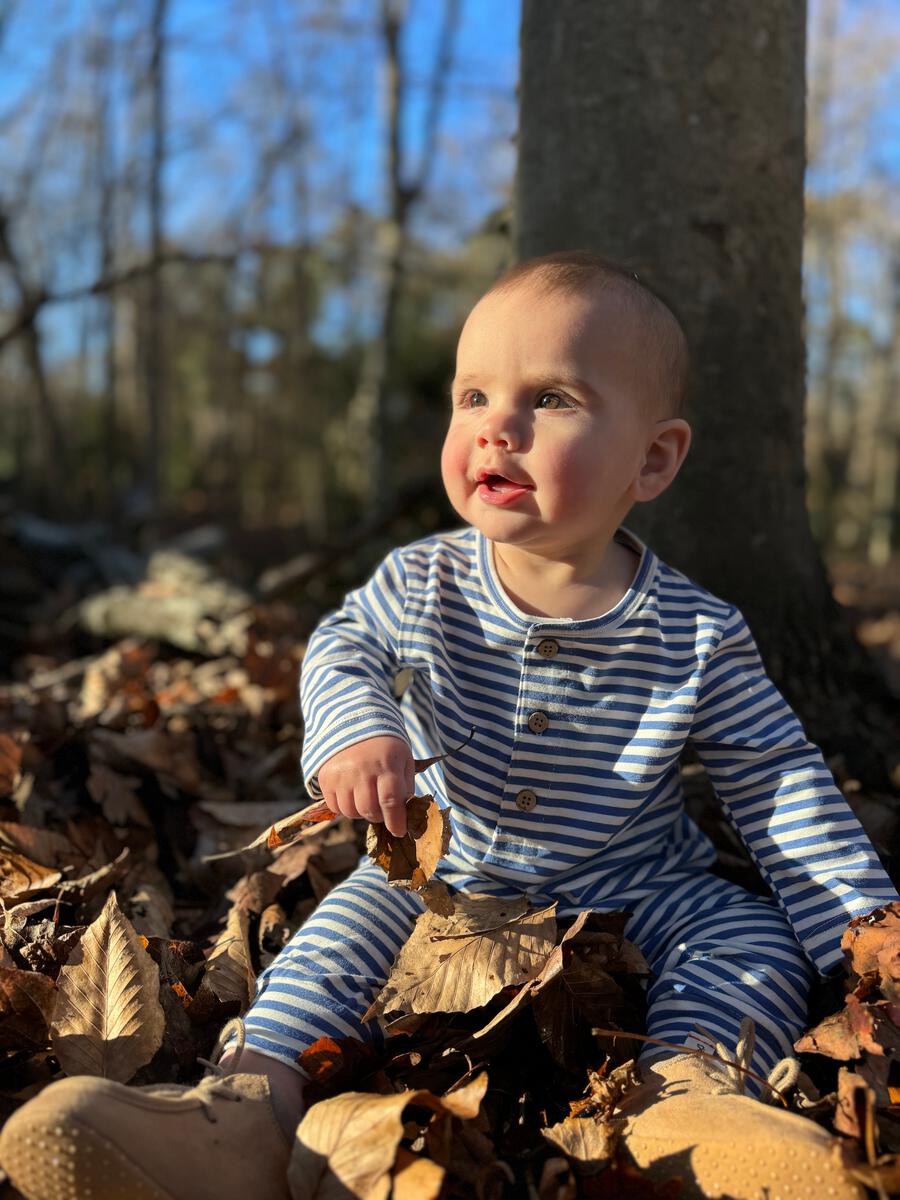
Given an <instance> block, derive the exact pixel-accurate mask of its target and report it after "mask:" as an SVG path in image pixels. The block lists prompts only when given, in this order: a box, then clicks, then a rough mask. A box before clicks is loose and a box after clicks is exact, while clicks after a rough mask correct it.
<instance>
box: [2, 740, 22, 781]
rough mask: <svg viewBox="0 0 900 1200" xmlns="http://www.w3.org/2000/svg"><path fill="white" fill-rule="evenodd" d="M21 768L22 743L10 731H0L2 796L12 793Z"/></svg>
mask: <svg viewBox="0 0 900 1200" xmlns="http://www.w3.org/2000/svg"><path fill="white" fill-rule="evenodd" d="M21 768H22V747H21V745H20V744H19V742H17V741H16V739H15V738H13V737H11V736H10V735H9V734H8V733H0V796H9V795H11V794H12V792H13V790H14V789H15V786H16V783H17V782H18V779H19V773H20V771H21Z"/></svg>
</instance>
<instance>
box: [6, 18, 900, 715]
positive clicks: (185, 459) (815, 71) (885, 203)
mask: <svg viewBox="0 0 900 1200" xmlns="http://www.w3.org/2000/svg"><path fill="white" fill-rule="evenodd" d="M519 19H520V12H519V5H518V4H517V3H513V2H511V0H510V2H506V0H502V2H501V0H490V2H489V3H484V4H476V3H474V2H473V0H442V2H441V3H436V2H435V3H431V2H428V3H426V2H425V0H412V2H410V3H406V2H401V0H382V2H381V3H374V0H291V2H288V0H257V2H256V3H254V4H253V5H252V6H245V5H238V4H236V3H228V2H226V3H217V4H215V5H214V4H211V3H208V2H207V0H143V2H141V3H137V4H131V5H127V6H126V5H124V4H123V3H121V0H73V2H72V3H57V2H56V0H42V3H40V4H35V5H26V4H23V3H19V2H17V0H7V2H6V3H2V2H0V421H2V437H0V506H2V508H0V516H2V515H3V514H5V516H6V519H7V520H9V521H11V522H12V528H13V531H14V534H15V536H16V537H17V538H18V543H19V548H20V549H21V548H22V546H24V547H25V551H26V554H27V553H28V552H29V548H30V547H32V546H34V547H37V548H38V550H39V551H40V552H42V553H43V552H46V550H47V547H48V545H51V544H52V543H53V542H54V538H55V537H57V535H56V534H54V533H52V532H49V531H48V527H44V526H41V525H40V524H39V523H37V524H36V523H35V521H34V518H44V519H49V520H50V521H53V522H66V523H68V524H69V527H70V528H71V527H72V523H73V522H75V523H80V525H78V526H77V527H78V529H79V530H80V533H79V538H80V542H79V544H80V545H82V546H83V545H84V544H85V542H88V543H90V546H91V557H92V566H93V569H94V570H95V571H96V572H97V573H98V574H99V576H100V578H99V579H98V580H96V582H97V583H103V582H106V583H110V582H115V579H114V578H111V577H110V576H114V575H115V573H116V570H117V569H118V566H119V565H121V562H122V561H123V560H122V559H121V558H120V559H117V560H116V565H115V566H113V567H110V563H111V562H112V559H111V558H110V555H109V554H108V553H107V551H106V550H102V551H101V550H99V549H98V545H99V544H101V543H102V544H105V543H109V544H111V545H121V546H123V547H130V548H131V549H132V550H135V551H139V552H147V551H148V550H150V549H151V548H152V547H154V546H155V545H158V544H159V543H160V541H164V540H165V539H169V540H170V541H171V539H172V538H173V537H175V536H176V535H179V534H183V533H184V532H185V531H191V530H194V531H195V532H196V531H197V530H198V527H199V529H200V531H201V533H200V536H198V537H197V538H195V540H194V541H193V543H191V544H192V545H193V546H194V547H198V546H201V547H203V548H204V549H205V551H206V552H207V553H209V552H210V548H212V549H213V550H216V549H218V550H219V551H222V550H223V549H224V550H225V551H226V553H225V555H224V558H223V557H222V556H221V555H220V558H219V565H220V566H223V568H224V569H225V570H226V572H227V573H229V574H231V575H232V576H233V577H238V578H240V580H241V582H243V583H250V582H253V583H255V585H256V587H257V594H261V595H262V596H264V597H265V598H271V597H273V596H275V595H288V596H291V595H293V596H294V597H295V598H296V596H297V587H298V585H299V584H302V585H303V592H302V597H303V601H304V605H303V606H301V607H303V608H304V614H305V615H304V619H305V622H306V623H307V624H309V623H311V622H312V621H313V620H314V619H315V615H316V614H317V613H318V612H320V611H321V610H322V608H324V607H326V606H328V605H329V604H331V603H333V602H335V601H336V600H337V599H338V598H339V597H340V595H341V594H342V592H343V591H345V590H346V588H347V587H348V586H350V585H351V584H353V583H356V582H358V581H359V580H360V579H361V578H363V577H364V576H365V575H366V573H367V572H368V570H369V569H370V568H371V567H372V566H373V565H374V563H375V562H376V561H377V560H378V559H379V558H380V557H381V556H382V555H383V554H384V553H385V551H386V550H387V549H388V548H389V547H390V546H391V545H393V544H397V543H398V542H400V541H405V540H407V541H408V540H411V539H412V538H413V537H415V536H418V535H420V534H424V533H427V532H430V531H432V530H435V529H438V528H446V527H452V526H455V525H457V524H458V518H456V516H455V514H454V513H453V512H452V510H451V509H450V508H449V505H448V503H447V501H446V499H445V497H444V496H443V492H442V488H441V486H440V481H439V473H438V469H437V462H438V452H439V446H440V442H441V439H442V436H443V432H444V428H445V425H446V420H447V415H448V414H447V409H448V402H447V398H446V391H447V385H448V382H449V379H450V376H451V373H452V355H453V347H454V343H455V338H456V334H457V332H458V329H459V326H460V323H461V321H462V319H463V317H464V315H465V313H466V311H467V309H468V307H469V306H470V305H471V303H472V302H473V300H474V299H475V298H476V297H477V296H478V295H479V294H480V292H481V291H483V289H484V288H485V287H486V286H487V285H488V284H489V282H490V281H491V280H492V279H493V278H494V277H495V276H496V274H497V273H498V272H499V271H500V270H501V269H502V268H503V267H504V266H505V265H506V264H508V263H509V262H511V261H512V259H513V257H514V255H515V249H516V248H515V239H514V230H513V226H514V215H513V211H512V209H513V199H512V197H513V192H514V180H515V172H516V151H517V140H518V131H517V124H518V113H517V75H518V70H519V47H518V37H519ZM807 63H808V78H807V89H806V113H807V147H806V155H807V169H806V174H805V181H806V189H805V216H806V219H805V234H804V237H805V244H804V293H805V297H804V298H805V305H806V312H805V335H806V353H807V388H806V403H805V412H804V417H805V425H804V433H803V437H804V455H805V465H806V481H805V496H806V505H807V508H808V511H809V516H810V521H811V525H812V532H813V536H814V538H815V541H816V544H817V546H818V548H819V550H820V552H821V554H822V556H823V558H824V560H825V562H826V564H827V565H828V567H829V569H830V571H831V573H832V576H833V579H835V580H837V587H836V594H837V595H838V598H839V599H840V600H842V601H844V602H853V601H854V600H855V599H858V598H859V595H860V590H859V587H858V586H857V585H858V584H859V581H860V580H861V579H862V580H863V581H865V582H866V583H871V581H872V580H887V581H888V583H887V587H888V589H889V588H890V580H891V579H893V578H895V577H896V575H897V562H898V551H897V542H898V515H900V491H898V487H897V477H898V470H900V466H898V464H900V450H898V447H900V409H898V405H897V403H896V393H897V382H898V376H900V365H898V363H900V316H898V314H900V204H898V196H900V188H898V186H897V184H898V175H900V127H898V108H897V105H896V102H895V101H893V97H895V96H896V95H897V94H898V85H900V16H898V12H897V9H896V6H894V5H892V4H889V3H884V2H881V0H813V2H812V3H811V4H810V6H809V15H808V40H807ZM551 82H552V83H553V84H554V85H558V86H565V84H564V81H562V80H555V79H554V80H553V81H550V80H548V85H550V84H551ZM801 82H802V81H800V80H798V86H800V85H801ZM748 102H750V98H748ZM532 119H533V120H534V121H535V122H536V121H537V120H538V119H539V118H538V117H537V116H536V115H535V114H534V113H533V115H532ZM596 151H597V148H596V147H594V148H593V149H592V153H596ZM529 169H530V170H531V172H532V176H531V177H532V178H533V177H534V176H533V172H534V165H533V164H532V166H531V167H530V168H529ZM723 186H724V184H723ZM661 203H663V204H664V203H665V200H664V197H663V198H661ZM560 240H561V241H563V240H564V231H563V232H561V238H560ZM772 355H773V357H777V351H776V350H775V349H774V348H773V350H772ZM736 436H737V435H736ZM731 453H732V457H733V456H734V448H732V451H731ZM772 468H773V464H772V462H771V461H770V460H767V461H766V462H765V463H761V464H760V465H759V466H758V468H757V470H758V471H760V472H764V471H766V470H768V469H772ZM675 504H676V512H677V511H678V510H677V498H676V501H675ZM25 514H27V517H26V516H25ZM772 519H773V515H772V512H771V511H766V512H765V513H760V515H759V518H758V524H760V525H762V526H765V525H766V524H769V525H771V522H772ZM9 527H10V526H9V525H8V526H7V528H9ZM639 528H640V527H639ZM202 531H206V535H204V534H203V532H202ZM662 549H663V552H664V553H665V550H666V547H665V545H664V546H663V547H662ZM323 552H324V554H325V555H326V557H327V556H328V555H329V554H330V555H331V558H332V562H333V564H334V570H332V571H330V572H321V571H319V572H317V571H314V570H311V569H310V563H312V564H313V565H315V564H316V563H319V562H321V556H322V554H323ZM712 553H715V552H712ZM304 554H306V555H307V558H306V559H304V557H303V556H304ZM310 554H311V555H312V557H311V558H310V557H308V556H309V555H310ZM317 555H318V557H316V556H317ZM298 556H299V557H298ZM101 559H102V562H101V565H100V567H99V568H98V565H97V564H98V561H100V560H101ZM677 561H678V560H676V565H677ZM304 562H305V563H306V566H304V565H303V564H304ZM298 563H299V570H298V569H297V564H298ZM280 565H286V566H287V567H288V569H287V570H286V571H285V572H283V573H282V574H281V575H278V574H277V573H276V575H275V576H272V575H271V574H270V575H269V576H268V577H267V576H266V575H265V572H266V570H267V569H271V568H273V567H274V568H278V567H279V566H280ZM692 565H693V564H692V563H691V562H690V561H689V562H688V563H687V564H686V567H687V569H688V570H689V573H691V567H692ZM55 566H56V564H55V562H54V563H53V566H52V569H51V571H50V574H51V576H54V572H55ZM839 567H841V568H842V571H843V573H841V571H839V570H838V568H839ZM754 569H755V568H753V567H751V573H752V571H753V570H754ZM854 571H855V573H854ZM104 574H105V576H106V577H105V578H104ZM44 576H45V579H44V581H43V582H46V576H47V571H46V570H45V571H44ZM842 580H843V581H844V582H843V583H842ZM54 581H55V576H54ZM14 582H15V580H14ZM88 582H89V581H87V580H86V579H85V578H82V579H80V580H79V581H78V582H77V584H75V585H74V591H73V592H72V593H69V594H67V593H66V591H65V589H63V591H62V593H61V594H58V595H57V597H56V599H55V601H54V602H53V603H52V604H51V605H50V608H49V610H48V609H47V608H46V605H45V606H44V608H43V609H41V605H40V603H38V604H37V608H38V610H39V613H40V615H41V616H42V617H46V622H45V623H46V624H47V626H48V628H49V626H50V625H52V624H53V620H52V619H51V618H56V617H58V616H59V615H60V614H61V613H64V611H65V606H66V603H67V602H68V601H71V600H72V599H74V598H76V594H77V593H78V592H81V593H83V592H84V591H85V590H88V589H87V583H88ZM260 582H262V583H263V585H264V586H263V587H261V588H260V587H259V584H260ZM708 582H710V583H711V584H712V585H713V586H714V588H715V586H716V584H717V583H719V582H720V581H719V580H717V579H715V578H713V579H712V580H711V581H708ZM721 582H723V583H724V580H722V581H721ZM747 586H748V585H747V580H746V578H745V579H744V582H743V584H742V585H741V587H742V588H743V589H744V591H746V588H747ZM292 587H293V592H292V591H291V589H292ZM2 590H3V589H2V588H0V591H2ZM798 595H799V592H798ZM740 599H741V602H742V604H743V603H745V602H748V603H751V599H752V598H751V597H750V596H748V595H746V594H744V593H743V592H742V594H741V596H740ZM752 607H753V605H752V603H751V608H752ZM24 608H25V606H24V605H23V603H22V601H21V595H13V596H12V597H11V598H10V599H9V600H8V603H6V602H4V604H3V605H2V611H0V645H2V643H3V639H4V637H5V638H6V640H7V643H9V642H10V641H11V642H13V643H15V642H16V640H17V637H18V635H19V634H20V633H21V631H22V626H21V621H22V616H21V614H22V612H23V611H24ZM31 611H32V612H33V611H34V606H32V609H31ZM751 615H752V616H754V617H755V618H756V620H757V622H758V624H759V632H760V633H761V634H762V635H763V641H764V642H765V640H766V637H767V636H770V637H771V643H770V644H769V645H764V650H765V651H766V652H767V654H768V655H769V656H770V663H771V656H772V655H773V654H774V653H775V652H776V651H777V649H778V643H779V642H780V643H781V644H782V645H783V644H784V642H785V638H786V637H788V636H789V635H788V633H787V632H786V630H787V628H788V627H787V626H785V628H783V629H781V630H777V629H776V627H775V623H774V621H773V620H771V619H770V618H771V617H772V616H773V614H772V610H771V601H765V600H760V601H759V605H758V607H757V609H756V610H755V611H754V612H753V613H752V614H751ZM895 626H896V620H895V619H894V621H893V624H891V623H890V622H889V623H888V625H887V626H885V625H884V624H883V623H882V624H881V625H876V627H875V628H874V631H873V628H872V627H871V626H870V628H869V631H868V636H869V638H870V642H871V641H873V640H874V641H876V642H878V641H879V639H880V642H879V646H880V648H881V649H886V650H887V651H888V661H887V667H888V672H889V674H890V675H891V676H892V678H893V679H894V680H895V681H896V679H897V678H898V675H900V668H898V665H897V661H896V660H897V657H898V654H900V650H898V645H900V638H898V637H897V636H895V635H896V629H895ZM892 630H893V631H894V632H893V633H892V632H891V631H892ZM28 636H29V637H31V639H32V642H31V644H32V648H35V645H36V648H37V649H40V648H41V646H40V638H38V639H37V643H35V639H34V624H33V623H32V626H31V629H30V631H29V635H28ZM827 636H828V637H831V636H833V635H830V634H829V635H827ZM795 640H796V639H795ZM823 644H825V642H824V641H823ZM794 652H795V654H796V656H797V657H798V659H799V660H800V666H799V668H798V669H797V670H795V671H793V675H794V677H795V678H796V677H797V676H798V674H802V673H805V674H806V675H807V676H808V677H809V678H810V679H812V678H813V676H814V674H815V672H814V671H813V670H812V669H811V666H810V662H809V655H810V653H811V652H810V651H809V650H808V649H806V648H801V647H799V646H796V647H795V651H794ZM816 652H817V651H816V649H815V647H814V648H813V650H812V653H813V654H815V653H816ZM835 653H836V650H835V644H834V643H832V650H831V657H832V659H834V657H835ZM781 657H782V660H784V658H785V656H784V655H782V656H781ZM788 658H789V656H788ZM804 663H805V664H806V665H805V666H804V665H803V664H804ZM774 666H775V675H776V678H781V677H782V675H783V674H786V675H788V676H790V675H791V673H792V672H791V670H790V666H791V664H790V662H789V661H786V662H785V663H784V670H782V669H781V668H780V667H779V663H778V662H775V663H774ZM826 674H827V673H826V672H822V676H823V678H822V680H821V682H817V683H816V684H815V685H814V686H819V687H825V689H826V690H827V689H828V687H829V686H830V687H831V691H832V692H833V695H832V696H830V697H828V700H827V703H828V704H831V705H832V706H833V704H834V701H835V697H836V696H837V695H839V694H840V693H841V692H842V690H844V688H843V683H842V681H840V680H835V679H834V678H831V679H828V678H826V677H825V675H826ZM788 682H789V680H788ZM798 687H799V684H798ZM807 690H808V689H807ZM788 691H789V693H790V688H788ZM804 711H805V712H806V713H807V714H808V715H810V716H812V715H813V713H812V710H811V708H810V707H809V706H808V702H807V704H805V705H804ZM841 720H844V717H843V715H842V717H841ZM818 732H819V726H814V728H813V734H814V736H815V734H816V733H818ZM829 732H830V731H829V730H827V729H826V728H825V727H824V725H822V726H821V733H822V736H823V737H825V738H826V739H827V738H828V734H829Z"/></svg>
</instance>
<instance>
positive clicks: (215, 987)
mask: <svg viewBox="0 0 900 1200" xmlns="http://www.w3.org/2000/svg"><path fill="white" fill-rule="evenodd" d="M249 927H250V914H249V912H248V911H247V909H245V908H240V907H239V906H238V905H236V904H235V905H232V907H231V909H230V910H229V913H228V920H227V922H226V925H225V928H224V930H223V931H222V933H220V934H219V936H218V938H217V939H216V943H215V946H214V947H213V950H212V953H211V954H210V956H209V958H208V959H207V960H206V973H205V975H204V976H203V979H202V980H201V982H200V988H199V990H198V993H197V997H196V999H195V1001H194V1003H195V1004H197V1007H198V1012H193V1011H192V1012H191V1015H192V1016H194V1017H197V1016H198V1015H199V1012H200V1011H202V1010H203V1008H204V1007H205V1006H204V994H207V995H210V996H213V997H214V998H215V999H216V1000H217V1001H218V1003H219V1004H222V1005H228V1006H232V1005H235V1004H236V1005H237V1006H238V1011H237V1015H238V1016H240V1015H242V1014H243V1013H244V1012H246V1011H247V1009H248V1008H249V1006H250V1000H251V997H252V996H253V991H254V985H255V981H256V974H255V972H254V970H253V965H252V962H251V958H250V938H249Z"/></svg>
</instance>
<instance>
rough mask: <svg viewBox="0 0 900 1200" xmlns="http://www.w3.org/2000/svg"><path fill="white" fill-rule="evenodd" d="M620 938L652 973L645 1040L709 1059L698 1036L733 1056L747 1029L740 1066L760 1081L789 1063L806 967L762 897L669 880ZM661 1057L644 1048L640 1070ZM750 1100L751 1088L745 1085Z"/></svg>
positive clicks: (801, 1025) (715, 881) (803, 1002)
mask: <svg viewBox="0 0 900 1200" xmlns="http://www.w3.org/2000/svg"><path fill="white" fill-rule="evenodd" d="M629 907H631V908H632V910H633V912H634V916H633V917H632V919H631V920H630V921H629V923H628V927H627V928H626V930H625V936H626V937H627V938H628V939H629V940H631V941H633V942H635V943H636V944H637V945H638V947H639V948H640V949H641V952H642V953H643V954H644V957H645V958H646V959H647V961H648V963H649V965H650V968H651V970H652V971H653V975H654V978H653V982H652V984H651V986H650V989H649V991H648V994H647V1002H648V1012H647V1033H648V1035H649V1036H651V1037H658V1038H661V1039H663V1040H665V1041H667V1042H674V1043H676V1044H677V1045H683V1046H685V1047H690V1048H699V1049H701V1050H714V1049H715V1047H714V1046H713V1045H711V1044H710V1041H709V1039H708V1038H706V1039H704V1038H703V1037H702V1036H699V1037H698V1036H695V1035H696V1034H698V1033H701V1031H702V1030H706V1031H708V1032H709V1033H711V1034H713V1035H714V1036H715V1037H716V1038H717V1039H718V1040H719V1041H721V1042H723V1043H724V1044H725V1046H726V1047H727V1048H728V1049H729V1051H731V1052H733V1051H734V1047H735V1044H736V1042H737V1039H738V1034H739V1030H740V1024H741V1020H742V1019H743V1018H744V1017H748V1016H749V1017H752V1018H753V1020H754V1022H755V1024H756V1048H755V1050H754V1054H753V1059H752V1061H751V1063H750V1067H751V1068H752V1069H753V1070H754V1071H756V1072H757V1073H758V1074H760V1075H763V1076H765V1075H767V1074H768V1073H769V1071H771V1069H772V1067H773V1066H774V1065H775V1063H776V1062H777V1061H778V1060H779V1059H780V1058H784V1057H785V1056H787V1055H790V1054H793V1052H794V1051H793V1043H794V1041H795V1040H796V1039H797V1038H798V1037H800V1035H801V1034H802V1033H803V1031H804V1030H805V1028H806V1022H807V1004H808V997H809V988H810V984H811V983H812V980H813V975H814V972H813V968H812V966H811V964H810V963H809V962H808V960H807V959H806V957H805V955H804V953H803V951H802V949H801V947H800V943H799V942H798V941H797V938H796V936H795V934H794V932H793V930H792V929H791V927H790V925H789V923H788V920H787V918H786V917H785V915H784V913H783V912H782V911H781V909H780V908H779V906H778V903H777V901H775V900H774V899H772V898H770V897H765V896H757V895H754V894H753V893H751V892H747V891H745V889H743V888H741V887H738V886H737V885H735V884H732V883H729V882H728V881H727V880H724V879H721V878H719V877H718V876H715V875H708V874H707V875H706V876H704V877H703V878H701V879H698V878H697V876H696V875H695V874H691V875H687V876H685V877H684V878H683V879H681V880H678V879H676V880H675V881H674V882H671V883H669V884H667V886H666V887H665V890H664V891H663V892H660V893H658V894H656V895H655V896H653V897H652V898H649V899H647V900H642V901H640V902H638V903H637V904H635V905H633V906H632V905H629ZM661 1053H665V1052H664V1051H661V1050H660V1048H659V1047H657V1046H654V1045H653V1044H652V1043H647V1044H645V1047H644V1049H643V1050H642V1051H641V1054H640V1059H641V1061H646V1060H648V1059H649V1058H651V1057H654V1056H656V1055H659V1054H661ZM746 1089H747V1092H748V1093H749V1094H751V1095H754V1096H759V1094H760V1092H761V1091H762V1087H761V1085H759V1084H757V1083H756V1082H755V1081H754V1080H753V1079H750V1078H748V1079H747V1081H746Z"/></svg>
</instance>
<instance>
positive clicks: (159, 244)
mask: <svg viewBox="0 0 900 1200" xmlns="http://www.w3.org/2000/svg"><path fill="white" fill-rule="evenodd" d="M167 8H168V0H154V2H153V13H152V18H151V27H150V38H151V51H150V72H149V89H150V112H151V116H150V126H151V139H150V175H149V196H148V201H149V210H150V258H151V262H152V263H153V269H152V270H151V272H150V274H149V276H148V279H147V311H146V324H145V343H144V386H145V389H146V401H147V454H146V461H145V480H146V486H147V489H148V493H149V500H150V506H151V510H152V513H153V516H154V517H158V516H159V514H160V507H161V503H162V500H163V495H164V491H165V488H164V482H163V472H164V465H165V452H166V425H167V422H166V411H165V403H166V397H165V384H164V374H163V344H162V343H163V331H162V330H163V294H162V261H163V187H162V175H163V166H164V161H165V105H166V78H165V68H166V56H165V22H166V12H167Z"/></svg>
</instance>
